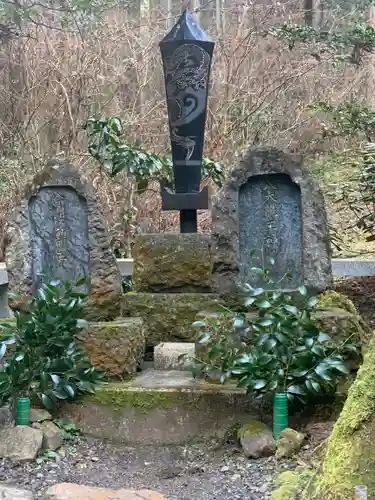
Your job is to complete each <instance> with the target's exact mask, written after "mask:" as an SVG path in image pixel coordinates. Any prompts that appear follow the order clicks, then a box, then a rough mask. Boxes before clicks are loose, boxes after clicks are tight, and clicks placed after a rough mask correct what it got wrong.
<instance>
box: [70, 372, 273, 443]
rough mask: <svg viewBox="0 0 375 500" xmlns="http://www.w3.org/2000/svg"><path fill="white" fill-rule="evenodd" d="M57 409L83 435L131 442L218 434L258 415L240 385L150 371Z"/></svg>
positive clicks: (171, 440) (178, 440)
mask: <svg viewBox="0 0 375 500" xmlns="http://www.w3.org/2000/svg"><path fill="white" fill-rule="evenodd" d="M62 411H63V414H64V416H66V417H68V418H70V419H72V420H73V421H75V422H76V423H77V425H78V427H79V429H80V430H81V431H82V432H83V433H84V434H87V435H91V436H94V437H97V438H102V439H109V440H113V441H117V442H122V443H127V444H130V445H132V444H139V443H141V444H152V445H157V444H162V445H173V444H183V443H187V442H189V441H192V440H196V441H199V440H205V439H212V438H223V437H224V436H225V435H226V433H227V431H228V430H229V429H230V428H231V427H233V425H234V424H236V423H245V422H247V421H248V420H249V418H250V417H251V416H252V415H253V416H257V415H258V413H257V411H256V409H255V406H254V404H253V403H252V402H251V400H250V398H249V397H248V395H247V394H246V392H245V391H244V390H243V389H238V388H237V387H235V386H233V385H224V386H223V385H220V384H214V383H208V382H205V381H203V380H197V379H194V378H193V377H192V376H191V374H190V373H189V372H185V371H181V370H170V371H161V370H153V369H150V370H146V371H144V372H141V373H140V374H139V375H137V376H136V377H135V378H134V379H133V380H132V381H130V382H129V381H128V382H118V383H112V384H109V385H107V386H104V387H103V388H101V389H100V390H99V391H98V392H97V393H96V394H94V395H90V396H85V397H84V398H83V399H82V401H79V402H76V403H69V404H68V403H66V404H65V406H64V407H63V410H62ZM271 411H272V407H270V408H268V409H267V412H269V414H271Z"/></svg>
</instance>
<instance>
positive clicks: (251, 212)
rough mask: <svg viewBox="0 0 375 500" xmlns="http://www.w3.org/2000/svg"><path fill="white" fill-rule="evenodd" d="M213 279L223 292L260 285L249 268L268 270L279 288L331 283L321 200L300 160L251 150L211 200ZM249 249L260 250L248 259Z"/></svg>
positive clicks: (316, 288) (319, 286) (324, 286)
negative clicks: (271, 264)
mask: <svg viewBox="0 0 375 500" xmlns="http://www.w3.org/2000/svg"><path fill="white" fill-rule="evenodd" d="M212 226H213V227H212V233H213V245H212V252H213V278H214V283H215V289H216V291H217V292H219V293H221V294H224V295H226V294H232V293H238V292H239V291H241V286H242V285H243V284H245V283H250V284H252V285H254V286H256V285H260V282H259V276H257V275H256V274H255V273H254V272H253V271H251V268H252V267H253V266H255V267H262V268H263V267H264V266H265V267H270V265H269V262H270V259H271V258H274V259H275V264H274V265H273V267H272V269H273V270H272V276H273V279H274V280H275V281H278V280H280V279H281V278H282V277H283V276H284V275H285V273H291V274H292V276H293V278H292V280H291V281H289V282H288V281H285V282H282V285H281V286H282V287H284V288H288V289H295V288H296V287H297V286H298V285H301V284H304V285H305V286H306V287H307V288H309V289H310V290H312V291H314V292H320V291H323V290H326V289H327V288H330V287H331V285H332V269H331V261H330V247H329V234H328V229H327V218H326V210H325V205H324V198H323V195H322V193H321V191H320V190H319V188H318V186H317V185H316V184H315V182H314V181H313V179H312V178H311V176H310V174H309V172H308V171H307V170H305V169H304V168H303V166H302V164H301V162H299V161H297V160H295V159H294V158H292V157H290V156H288V155H286V154H285V153H283V152H281V151H278V150H274V149H270V150H268V149H263V150H252V151H250V152H249V153H248V155H247V156H246V157H245V158H244V160H243V161H241V162H240V164H239V166H238V167H236V168H234V169H233V170H232V172H231V173H230V174H229V176H228V178H227V180H226V181H225V184H224V186H223V187H222V189H221V190H220V191H219V193H218V195H217V196H216V199H215V200H214V202H213V208H212ZM252 249H258V250H259V252H258V253H257V254H256V255H254V256H253V257H250V252H251V250H252Z"/></svg>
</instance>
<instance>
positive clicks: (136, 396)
mask: <svg viewBox="0 0 375 500" xmlns="http://www.w3.org/2000/svg"><path fill="white" fill-rule="evenodd" d="M198 400H199V396H198V395H192V394H190V393H185V392H180V391H175V390H170V391H158V390H152V389H150V390H139V389H136V390H132V389H131V388H129V386H128V384H127V383H124V384H123V385H122V384H110V385H108V386H107V387H105V388H104V389H101V390H99V391H97V392H96V393H95V394H93V395H90V396H86V397H85V401H92V402H95V403H99V404H101V405H107V406H110V407H111V408H113V409H114V410H117V411H120V410H121V409H123V408H134V409H135V410H136V411H137V412H139V413H149V412H150V411H152V410H153V409H155V408H174V407H178V406H188V407H194V406H195V404H197V402H198Z"/></svg>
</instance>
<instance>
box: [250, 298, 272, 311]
mask: <svg viewBox="0 0 375 500" xmlns="http://www.w3.org/2000/svg"><path fill="white" fill-rule="evenodd" d="M254 304H255V305H256V306H257V307H259V308H261V309H269V308H270V307H271V306H272V305H271V302H269V301H268V300H256V301H255V302H254Z"/></svg>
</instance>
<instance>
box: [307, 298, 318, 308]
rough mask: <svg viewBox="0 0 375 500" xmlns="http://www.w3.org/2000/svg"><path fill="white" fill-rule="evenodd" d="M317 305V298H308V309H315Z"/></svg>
mask: <svg viewBox="0 0 375 500" xmlns="http://www.w3.org/2000/svg"><path fill="white" fill-rule="evenodd" d="M317 304H318V299H317V297H310V298H309V300H308V301H307V305H308V306H309V307H315V306H316V305H317Z"/></svg>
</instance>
